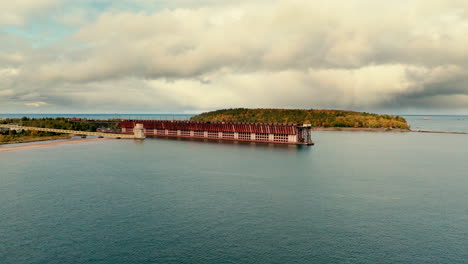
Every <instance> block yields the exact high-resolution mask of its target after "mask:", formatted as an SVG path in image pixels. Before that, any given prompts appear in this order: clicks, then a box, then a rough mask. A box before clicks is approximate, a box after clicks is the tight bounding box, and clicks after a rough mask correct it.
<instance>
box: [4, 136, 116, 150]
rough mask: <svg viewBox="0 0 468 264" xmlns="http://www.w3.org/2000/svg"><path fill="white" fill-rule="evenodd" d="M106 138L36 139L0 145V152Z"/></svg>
mask: <svg viewBox="0 0 468 264" xmlns="http://www.w3.org/2000/svg"><path fill="white" fill-rule="evenodd" d="M102 140H108V139H105V138H83V139H67V140H63V141H37V142H35V143H31V144H29V143H28V144H21V143H20V144H18V145H7V144H5V145H0V152H2V151H11V150H23V149H33V148H42V147H51V146H59V145H66V144H76V143H83V142H91V141H102Z"/></svg>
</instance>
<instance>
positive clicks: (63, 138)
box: [0, 136, 71, 146]
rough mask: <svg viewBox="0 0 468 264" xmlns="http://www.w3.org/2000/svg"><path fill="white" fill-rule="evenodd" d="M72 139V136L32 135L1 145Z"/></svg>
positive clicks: (1, 144)
mask: <svg viewBox="0 0 468 264" xmlns="http://www.w3.org/2000/svg"><path fill="white" fill-rule="evenodd" d="M67 139H71V137H70V136H50V137H37V138H34V137H30V138H27V139H21V140H20V141H8V142H0V146H3V145H11V144H23V143H34V142H42V141H54V140H67Z"/></svg>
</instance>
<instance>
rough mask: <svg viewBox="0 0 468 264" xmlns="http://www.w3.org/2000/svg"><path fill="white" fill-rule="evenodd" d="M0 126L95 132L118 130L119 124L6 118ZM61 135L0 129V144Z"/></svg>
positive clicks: (58, 119)
mask: <svg viewBox="0 0 468 264" xmlns="http://www.w3.org/2000/svg"><path fill="white" fill-rule="evenodd" d="M0 124H16V125H20V126H32V127H42V128H55V129H67V130H80V131H89V132H96V130H97V129H98V128H99V127H108V128H118V127H119V124H109V123H107V124H99V123H88V122H86V120H81V121H78V122H70V121H69V120H68V118H62V117H57V118H28V117H23V118H7V119H3V120H0ZM61 136H62V134H58V133H53V132H44V131H35V130H19V131H16V130H2V129H0V143H7V142H16V141H18V142H22V141H25V142H26V141H30V140H33V139H34V138H54V137H61Z"/></svg>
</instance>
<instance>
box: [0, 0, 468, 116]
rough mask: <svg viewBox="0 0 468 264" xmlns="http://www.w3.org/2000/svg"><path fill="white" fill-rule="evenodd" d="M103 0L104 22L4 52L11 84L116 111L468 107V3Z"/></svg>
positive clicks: (21, 94) (36, 94) (20, 90)
mask: <svg viewBox="0 0 468 264" xmlns="http://www.w3.org/2000/svg"><path fill="white" fill-rule="evenodd" d="M45 2H50V1H44V3H45ZM97 3H101V4H102V3H105V4H107V5H108V6H107V7H106V8H103V9H102V10H101V11H99V12H100V14H99V15H97V16H96V18H95V19H94V20H93V19H91V18H89V17H87V15H86V12H83V10H78V11H73V12H74V13H73V14H70V16H69V18H70V19H66V18H67V16H66V15H65V16H62V17H61V19H62V20H60V19H58V21H62V22H63V23H66V24H73V25H78V26H79V28H77V30H76V31H75V32H74V33H73V34H71V35H70V36H69V37H68V38H66V39H65V40H63V41H62V42H59V43H55V44H53V45H51V46H47V47H42V48H38V49H31V48H28V47H21V48H15V47H14V46H12V45H10V46H9V48H8V49H9V50H8V52H2V51H0V68H4V69H13V68H14V69H16V70H17V72H16V75H14V76H13V75H9V77H8V83H7V84H6V85H4V86H3V87H0V94H1V92H2V90H3V91H4V93H5V94H8V98H9V99H8V100H10V102H11V100H15V101H18V102H23V103H30V102H46V103H47V104H48V105H43V106H44V107H57V109H61V108H62V109H65V108H74V109H79V107H80V106H85V107H86V108H87V109H89V108H92V107H95V108H96V109H101V110H106V111H116V110H124V111H145V112H146V111H162V110H164V109H171V111H182V110H190V111H192V110H193V111H196V110H197V109H199V110H206V109H214V108H221V107H240V106H245V107H304V108H311V107H313V108H318V107H320V108H351V109H366V110H367V109H370V110H372V109H374V110H378V109H383V108H385V109H402V108H408V107H417V108H425V109H430V108H432V107H437V108H441V109H442V108H447V109H449V108H453V107H454V106H455V107H457V108H466V109H468V100H467V95H468V78H467V77H465V76H468V75H467V71H468V60H467V56H468V46H467V45H466V43H468V35H467V34H466V33H465V32H468V13H467V12H466V10H468V2H466V1H458V0H453V1H450V0H449V1H442V0H431V1H423V0H410V1H393V2H389V1H375V0H372V1H371V0H350V1H345V2H343V1H338V0H329V1H306V0H287V1H286V0H279V1H241V2H236V4H235V5H234V4H233V3H232V1H212V0H206V1H189V0H178V1H144V0H143V1H119V3H115V2H110V1H104V0H101V1H98V2H97ZM49 4H50V3H49ZM128 6H132V7H135V6H138V7H140V8H141V7H145V8H148V9H146V10H141V9H140V10H138V9H137V10H134V9H132V8H127V7H128ZM164 7H165V8H164ZM73 10H76V9H73ZM72 15H74V16H72ZM18 21H19V20H18ZM23 21H24V19H23ZM2 45H3V46H5V45H6V44H0V47H2ZM5 47H6V46H5ZM0 50H2V49H0ZM2 64H3V67H2ZM1 76H2V75H1V73H0V78H4V79H7V77H1ZM5 91H9V92H5ZM11 91H14V92H13V94H12V92H11ZM2 100H3V101H5V98H4V99H1V98H0V101H2ZM0 109H1V106H0ZM113 109H114V110H113Z"/></svg>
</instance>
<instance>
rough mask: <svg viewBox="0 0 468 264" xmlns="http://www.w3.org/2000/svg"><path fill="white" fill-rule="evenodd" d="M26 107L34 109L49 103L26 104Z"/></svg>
mask: <svg viewBox="0 0 468 264" xmlns="http://www.w3.org/2000/svg"><path fill="white" fill-rule="evenodd" d="M24 105H25V106H32V107H40V106H44V105H47V103H46V102H32V103H25V104H24Z"/></svg>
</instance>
